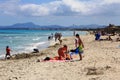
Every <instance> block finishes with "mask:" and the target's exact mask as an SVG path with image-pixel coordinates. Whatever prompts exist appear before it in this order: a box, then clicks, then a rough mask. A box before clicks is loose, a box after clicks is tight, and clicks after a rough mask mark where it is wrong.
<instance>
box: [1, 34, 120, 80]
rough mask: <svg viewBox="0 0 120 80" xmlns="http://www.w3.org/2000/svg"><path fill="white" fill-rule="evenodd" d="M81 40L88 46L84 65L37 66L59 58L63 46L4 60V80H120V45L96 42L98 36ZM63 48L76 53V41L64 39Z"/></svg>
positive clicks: (53, 63)
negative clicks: (46, 59) (59, 49)
mask: <svg viewBox="0 0 120 80" xmlns="http://www.w3.org/2000/svg"><path fill="white" fill-rule="evenodd" d="M81 39H82V40H83V43H84V45H85V49H84V54H83V60H82V61H74V62H37V60H38V59H40V60H42V59H44V58H45V57H47V56H48V57H54V56H57V50H58V48H59V47H61V46H62V45H59V44H58V43H56V45H52V46H50V47H49V48H47V49H44V50H42V51H40V53H31V55H30V54H29V55H28V54H24V55H25V56H24V57H19V56H17V57H15V58H14V59H11V60H1V61H0V80H119V79H120V47H119V45H120V42H111V41H94V35H85V36H81ZM52 44H54V43H52ZM63 44H66V45H68V48H69V50H70V49H74V37H66V38H64V39H63ZM25 57H26V58H25ZM76 58H77V59H79V56H78V55H77V57H76Z"/></svg>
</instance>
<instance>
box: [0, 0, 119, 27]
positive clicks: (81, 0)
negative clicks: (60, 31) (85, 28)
mask: <svg viewBox="0 0 120 80" xmlns="http://www.w3.org/2000/svg"><path fill="white" fill-rule="evenodd" d="M26 22H33V23H35V24H38V25H63V26H70V25H73V24H76V25H89V24H100V25H108V24H115V25H120V0H0V25H2V26H5V25H12V24H15V23H26Z"/></svg>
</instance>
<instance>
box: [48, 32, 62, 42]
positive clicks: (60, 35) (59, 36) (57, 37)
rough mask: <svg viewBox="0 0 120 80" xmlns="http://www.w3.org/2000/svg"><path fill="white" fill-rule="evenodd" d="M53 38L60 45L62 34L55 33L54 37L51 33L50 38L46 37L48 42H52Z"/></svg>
mask: <svg viewBox="0 0 120 80" xmlns="http://www.w3.org/2000/svg"><path fill="white" fill-rule="evenodd" d="M53 37H54V38H55V41H57V40H58V41H59V43H60V44H62V39H61V37H62V34H61V33H58V32H56V33H55V35H53V33H51V35H50V36H48V40H52V39H53Z"/></svg>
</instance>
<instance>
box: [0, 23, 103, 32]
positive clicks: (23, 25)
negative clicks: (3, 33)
mask: <svg viewBox="0 0 120 80" xmlns="http://www.w3.org/2000/svg"><path fill="white" fill-rule="evenodd" d="M104 27H105V26H104V25H97V24H91V25H72V26H60V25H45V26H40V25H36V24H34V23H32V22H28V23H17V24H13V25H11V26H0V29H40V30H73V29H95V28H104Z"/></svg>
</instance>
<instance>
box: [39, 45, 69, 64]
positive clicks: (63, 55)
mask: <svg viewBox="0 0 120 80" xmlns="http://www.w3.org/2000/svg"><path fill="white" fill-rule="evenodd" d="M50 60H70V55H69V54H68V52H67V45H64V46H63V47H61V48H59V49H58V56H55V57H53V58H51V57H46V58H44V59H43V60H42V61H50ZM37 62H40V60H39V59H38V60H37Z"/></svg>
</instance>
